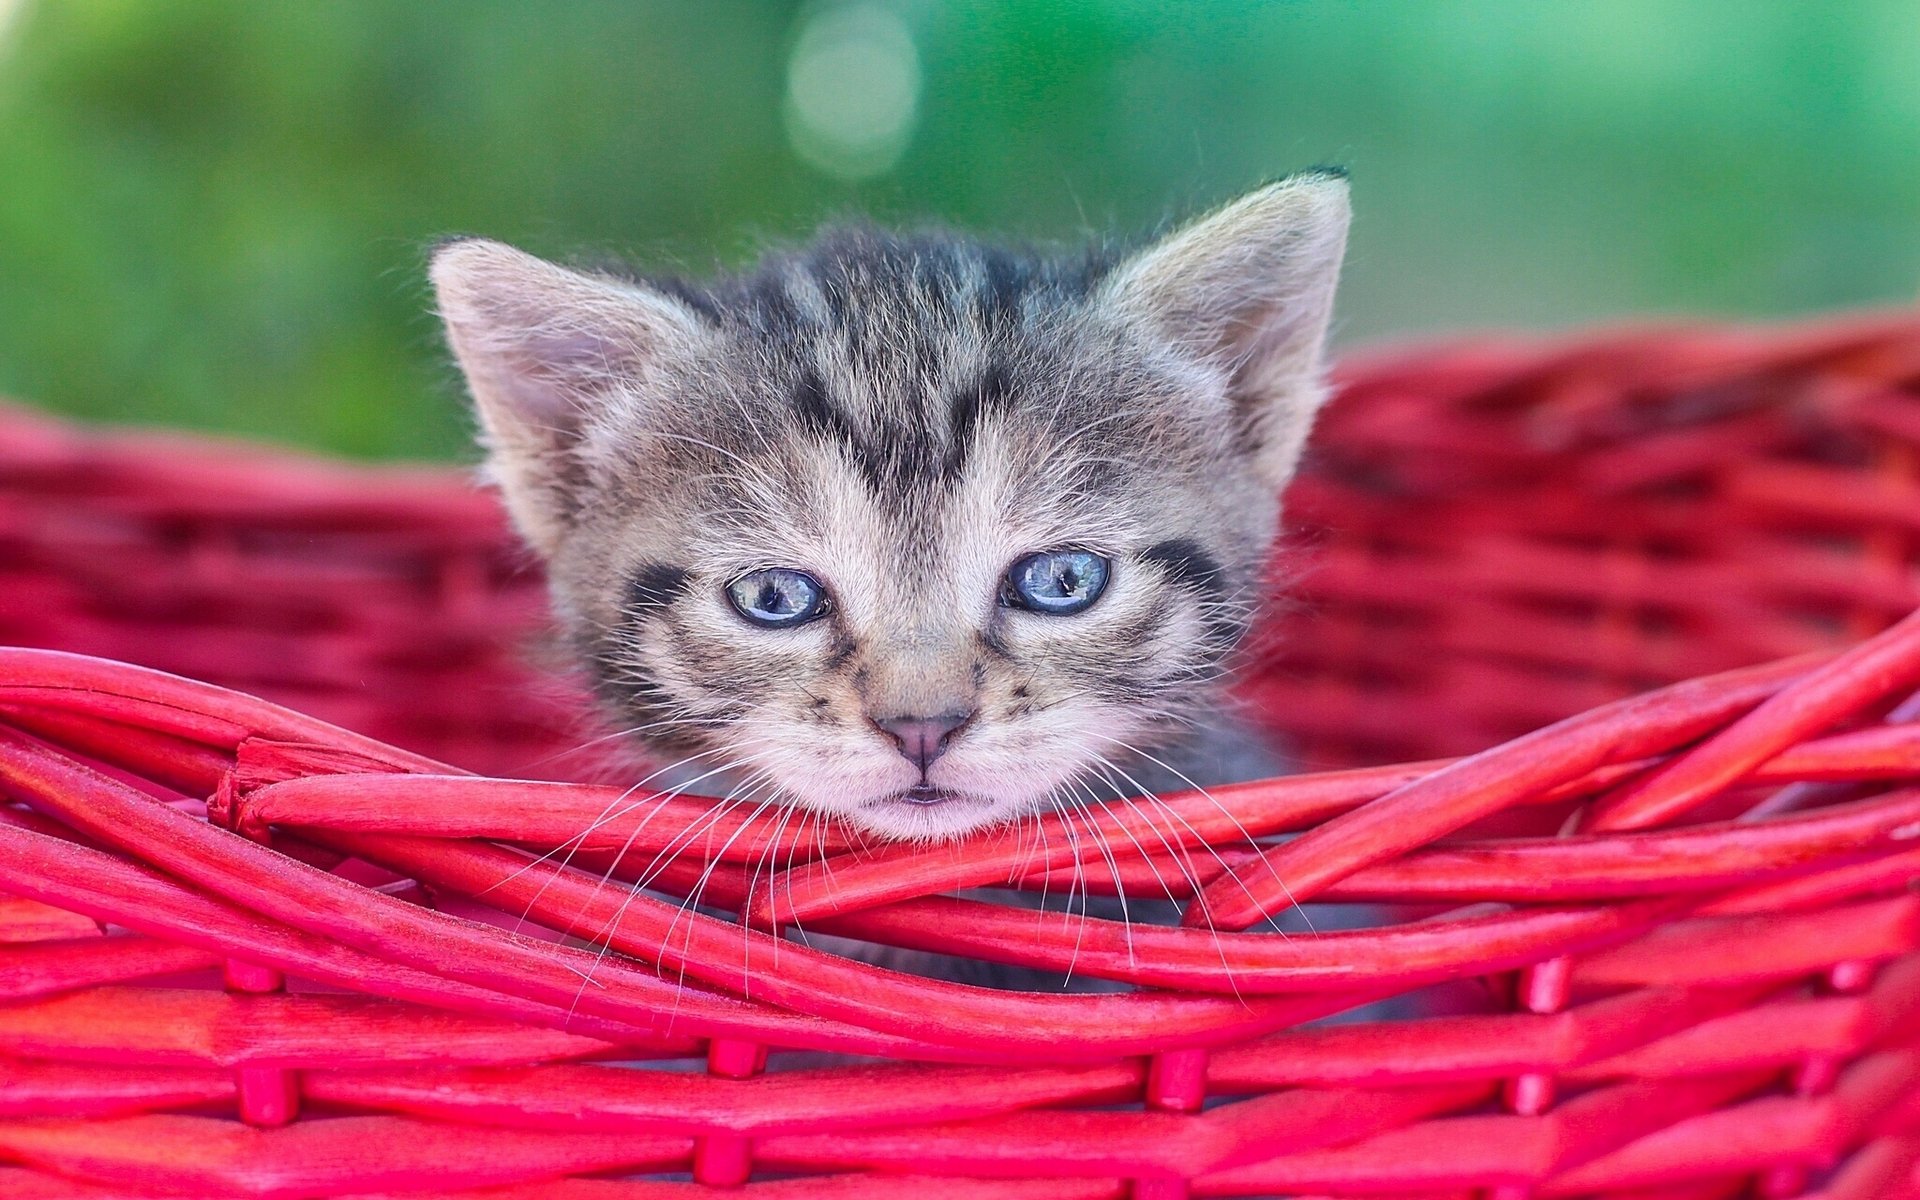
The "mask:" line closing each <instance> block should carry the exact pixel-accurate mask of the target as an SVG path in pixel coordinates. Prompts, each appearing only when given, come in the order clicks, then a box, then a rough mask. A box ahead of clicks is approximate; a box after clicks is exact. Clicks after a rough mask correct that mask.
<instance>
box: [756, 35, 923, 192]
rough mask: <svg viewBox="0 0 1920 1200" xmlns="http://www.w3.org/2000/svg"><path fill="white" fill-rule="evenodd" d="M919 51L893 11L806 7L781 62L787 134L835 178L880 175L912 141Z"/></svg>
mask: <svg viewBox="0 0 1920 1200" xmlns="http://www.w3.org/2000/svg"><path fill="white" fill-rule="evenodd" d="M919 111H920V55H919V52H918V51H917V50H916V49H915V47H914V43H913V33H912V31H911V30H910V29H908V28H907V23H906V22H905V21H904V20H902V19H901V17H900V14H899V13H897V12H895V11H893V10H892V9H890V8H887V7H886V6H884V5H881V4H873V3H859V2H855V3H836V4H827V5H821V6H818V7H814V8H811V9H808V10H805V11H804V12H803V13H802V16H801V18H800V31H799V34H798V36H797V37H795V38H794V42H793V54H792V57H791V58H790V59H789V60H788V64H787V101H786V124H787V138H788V140H789V141H790V142H791V144H792V146H793V150H794V153H795V154H798V155H799V156H800V157H801V158H802V159H804V160H805V161H806V162H807V163H809V164H811V165H812V166H814V167H816V168H818V169H819V170H821V171H824V172H826V173H827V174H829V175H833V176H835V177H837V178H840V179H847V180H859V179H870V178H872V177H874V176H876V175H881V174H884V173H885V172H886V171H888V170H889V169H891V168H892V167H893V166H894V164H895V163H897V162H899V161H900V156H901V154H902V153H904V152H905V151H906V148H907V145H908V144H909V143H910V142H911V141H912V140H913V130H914V125H915V123H916V121H917V120H918V117H919Z"/></svg>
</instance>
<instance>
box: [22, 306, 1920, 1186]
mask: <svg viewBox="0 0 1920 1200" xmlns="http://www.w3.org/2000/svg"><path fill="white" fill-rule="evenodd" d="M1342 381H1343V386H1344V395H1343V397H1342V398H1341V400H1340V401H1339V402H1338V403H1336V405H1335V406H1334V407H1333V408H1332V409H1331V410H1330V412H1329V414H1328V417H1327V419H1326V421H1325V423H1324V428H1323V430H1322V432H1321V434H1320V435H1319V439H1318V450H1317V451H1316V457H1315V459H1314V461H1313V463H1312V464H1311V465H1310V468H1309V470H1308V471H1307V473H1306V474H1305V475H1304V476H1303V477H1302V479H1301V480H1300V481H1299V483H1298V484H1297V486H1296V487H1295V488H1294V489H1293V491H1292V492H1291V493H1290V497H1289V507H1290V511H1291V523H1292V524H1293V525H1294V527H1296V528H1297V529H1299V530H1300V533H1299V534H1298V535H1297V536H1296V537H1294V539H1293V540H1292V541H1291V542H1290V543H1289V544H1288V546H1286V547H1284V548H1283V549H1282V552H1281V553H1280V555H1279V556H1278V557H1277V559H1276V562H1275V568H1274V574H1275V580H1276V591H1277V592H1284V595H1285V596H1286V597H1289V599H1285V600H1283V601H1281V603H1280V604H1279V605H1278V606H1277V607H1276V612H1275V616H1274V619H1273V620H1272V621H1271V622H1270V623H1269V626H1268V628H1267V629H1266V630H1265V632H1264V633H1263V636H1262V638H1261V642H1260V648H1259V652H1258V654H1257V656H1256V659H1255V661H1254V662H1253V664H1252V666H1251V668H1250V670H1249V671H1248V673H1247V678H1246V684H1245V686H1244V688H1243V695H1244V697H1245V698H1246V700H1247V702H1248V704H1249V706H1250V709H1251V711H1253V712H1254V713H1255V714H1256V715H1257V716H1258V717H1259V718H1260V719H1262V720H1263V721H1265V722H1267V723H1268V724H1269V725H1271V726H1272V727H1273V728H1274V729H1275V730H1276V732H1277V733H1279V734H1280V735H1281V736H1283V737H1284V738H1286V739H1287V740H1288V741H1289V743H1290V744H1291V745H1292V746H1293V747H1294V749H1295V754H1296V756H1297V758H1298V760H1299V761H1300V762H1301V763H1302V765H1303V768H1304V769H1303V770H1302V771H1301V772H1300V773H1298V774H1295V775H1291V776H1287V777H1284V778H1279V779H1272V780H1265V781H1261V782H1256V783H1249V784H1239V785H1233V786H1231V787H1226V788H1221V789H1216V790H1214V791H1213V792H1212V793H1211V794H1201V793H1198V792H1193V793H1185V794H1179V795H1170V796H1167V797H1163V798H1162V804H1161V805H1160V806H1147V807H1143V808H1140V809H1131V808H1129V809H1118V808H1116V809H1114V810H1111V811H1108V812H1104V813H1101V814H1099V815H1097V816H1095V817H1092V818H1089V819H1087V820H1086V821H1082V822H1079V823H1077V824H1068V823H1066V822H1065V821H1064V820H1051V821H1050V822H1048V823H1045V829H1044V834H1045V836H1044V837H1036V835H1035V832H1034V830H1033V829H1032V827H1031V826H1029V827H1028V829H1027V830H1026V831H1025V832H1024V836H1018V835H1013V834H1004V833H992V832H990V833H986V834H982V835H978V836H976V837H973V838H970V839H968V841H967V842H966V843H965V844H964V845H961V846H942V847H933V848H927V847H914V846H899V845H892V846H871V845H865V844H863V843H862V842H861V841H860V840H859V839H857V838H851V837H848V836H846V835H844V834H842V833H839V832H832V831H829V832H826V833H820V834H818V835H816V833H815V832H814V831H809V833H808V834H807V835H806V836H799V835H796V834H794V833H793V832H791V830H790V828H789V827H787V826H782V825H781V824H779V823H778V822H776V821H772V820H766V819H762V820H760V821H758V822H748V821H742V820H739V819H737V818H735V817H731V816H726V815H721V816H719V817H716V816H715V815H714V814H712V813H710V812H709V811H708V810H707V808H706V807H705V806H704V805H703V804H702V803H700V802H697V801H693V800H689V799H686V798H676V797H668V796H660V795H655V794H652V793H648V792H630V791H628V790H626V789H624V788H620V787H610V786H607V783H608V782H609V781H614V780H617V776H614V775H611V774H609V773H608V768H607V765H606V761H605V760H604V758H601V759H596V758H595V756H593V755H592V754H581V753H575V752H574V751H575V748H576V747H578V746H580V745H581V744H582V743H585V742H587V741H589V740H591V738H592V737H593V734H592V733H591V726H590V723H589V722H587V721H586V720H585V719H584V718H583V717H582V716H581V715H580V713H581V708H580V701H579V698H578V696H577V695H576V694H575V693H574V692H573V691H572V690H571V689H570V686H569V685H568V684H567V683H566V682H565V680H564V679H559V678H555V677H550V676H548V675H545V674H543V673H542V672H541V671H540V670H539V669H538V668H537V667H536V666H534V665H530V664H533V663H535V662H537V661H538V659H537V655H535V654H534V653H533V652H532V650H531V648H530V647H531V639H532V637H533V633H534V631H535V630H536V629H537V628H538V624H539V620H540V611H541V600H540V595H539V585H538V580H537V578H535V577H534V575H533V574H532V573H531V572H530V571H529V570H528V569H527V565H526V563H525V562H524V560H523V559H522V558H521V557H520V556H519V555H518V554H517V553H516V552H515V551H514V550H513V549H512V546H511V542H510V540H509V539H508V538H507V537H506V536H505V534H504V532H503V530H502V529H501V527H500V524H499V520H498V517H497V514H496V513H495V511H494V508H493V506H492V502H491V501H490V500H488V499H487V498H485V497H484V496H477V495H475V494H474V493H473V492H472V491H471V490H470V489H469V488H468V487H467V486H466V484H465V482H464V481H463V480H461V479H460V478H459V477H458V476H456V475H453V474H448V473H440V472H434V471H415V470H395V469H388V468H381V469H370V468H354V467H346V466H340V465H332V464H326V463H321V462H317V461H314V460H309V459H303V458H298V457H294V456H288V455H284V454H276V453H271V452H267V451H262V450H260V449H258V448H254V447H245V446H235V445H221V444H218V443H213V442H210V441H201V440H195V439H182V438H173V437H165V438H157V437H154V436H153V435H144V434H98V433H91V432H85V431H81V430H77V429H74V428H72V427H69V426H65V425H62V424H59V423H57V422H53V421H50V420H47V419H45V418H37V417H32V416H29V415H27V414H25V413H0V641H10V642H13V643H16V644H17V647H19V648H6V647H0V797H3V798H4V800H5V801H6V803H5V805H4V806H0V943H4V944H0V1196H7V1197H14V1196H20V1197H107V1196H114V1197H148V1196H156V1197H157V1196H182V1195H185V1196H209V1197H225V1196H275V1197H336V1196H361V1197H375V1196H408V1197H419V1198H425V1197H455V1196H460V1197H474V1198H478V1197H483V1196H484V1197H500V1198H514V1200H520V1198H534V1197H539V1198H543V1200H544V1198H553V1200H602V1198H605V1200H637V1198H647V1200H654V1198H669V1197H689V1198H691V1197H693V1196H697V1195H704V1194H718V1193H720V1192H722V1191H727V1190H733V1189H741V1188H744V1189H745V1192H746V1194H748V1195H759V1196H765V1197H768V1198H769V1200H775V1198H780V1197H787V1196H791V1197H795V1198H800V1197H809V1198H812V1197H838V1198H850V1197H887V1196H902V1195H906V1196H923V1197H924V1196H933V1197H944V1196H956V1197H987V1198H990V1200H991V1198H1006V1200H1014V1198H1019V1200H1027V1198H1033V1200H1039V1198H1041V1197H1047V1198H1052V1197H1089V1198H1091V1197H1109V1198H1121V1197H1133V1198H1136V1200H1178V1198H1181V1197H1189V1196H1194V1197H1198V1196H1292V1197H1298V1196H1317V1197H1335V1196H1381V1195H1389V1196H1398V1197H1405V1198H1417V1200H1438V1198H1441V1197H1457V1198H1461V1200H1465V1198H1467V1197H1474V1198H1476V1200H1479V1198H1485V1200H1530V1198H1535V1197H1539V1198H1546V1197H1568V1198H1580V1200H1598V1198H1608V1200H1626V1198H1627V1197H1635V1198H1639V1200H1652V1198H1654V1197H1659V1198H1661V1200H1683V1198H1686V1200H1709V1198H1714V1200H1727V1198H1731V1197H1737V1196H1763V1197H1794V1196H1800V1197H1822V1198H1825V1200H1843V1198H1844V1200H1900V1198H1902V1197H1905V1198H1909V1200H1911V1198H1914V1197H1920V892H1916V890H1915V883H1916V881H1920V700H1916V699H1915V697H1916V695H1920V615H1915V616H1909V615H1908V614H1909V613H1912V612H1913V611H1914V610H1915V609H1916V607H1920V570H1917V569H1916V568H1920V560H1917V559H1916V554H1915V538H1916V536H1917V535H1920V479H1917V478H1916V468H1917V467H1920V462H1916V458H1915V455H1916V449H1920V319H1916V318H1914V317H1912V316H1908V315H1893V316H1888V317H1874V318H1863V319H1854V320H1850V321H1847V322H1843V323H1839V324H1834V325H1826V326H1819V327H1810V328H1806V329H1787V330H1781V329H1771V330H1735V329H1719V328H1704V329H1678V328H1668V329H1654V330H1641V331H1628V332H1622V333H1609V334H1603V335H1598V336H1595V337H1593V338H1591V339H1587V340H1584V341H1581V342H1578V343H1568V344H1560V345H1547V346H1538V345H1526V344H1519V343H1513V344H1506V343H1502V344H1493V343H1487V344H1470V345H1469V344H1463V345H1454V346H1446V347H1439V348H1436V349H1431V350H1418V351H1412V352H1405V353H1402V354H1400V355H1397V356H1394V357H1391V358H1379V359H1375V360H1373V361H1371V362H1363V363H1360V364H1358V365H1354V366H1351V367H1349V368H1347V369H1346V370H1345V371H1344V372H1343V376H1342ZM29 646H32V647H40V648H31V649H30V648H24V647H29ZM113 659H122V660H128V661H124V662H122V661H112V660H113ZM135 662H138V663H142V664H145V665H132V664H133V663H135ZM168 671H171V672H174V673H171V674H169V673H167V672H168ZM260 697H264V698H260ZM350 730H352V731H353V732H350ZM475 772H478V773H477V774H476V773H475ZM516 777H518V778H516ZM596 780H598V781H597V782H596ZM1096 847H1097V848H1096ZM642 885H644V886H645V888H646V889H647V890H645V891H642V890H640V888H641V886H642ZM983 886H984V887H1018V888H1024V889H1028V890H1033V891H1040V890H1049V891H1058V890H1064V889H1067V888H1069V887H1085V888H1087V889H1089V890H1091V891H1094V892H1106V893H1108V894H1117V893H1124V894H1126V895H1128V896H1132V897H1141V896H1155V895H1158V896H1164V897H1166V898H1168V899H1171V900H1173V901H1175V902H1177V903H1178V904H1180V905H1181V906H1182V907H1183V909H1184V912H1185V920H1184V921H1183V922H1182V923H1181V924H1179V925H1135V926H1133V927H1131V928H1127V927H1125V926H1123V925H1122V924H1120V923H1119V922H1116V921H1111V920H1102V919H1095V918H1080V917H1072V916H1065V915H1062V914H1059V913H1049V914H1042V913H1036V912H1035V911H1033V910H1031V909H1029V908H1023V907H1014V906H1006V905H1001V904H999V903H997V902H994V901H992V900H989V899H982V898H978V897H974V896H962V895H955V894H954V893H955V892H957V891H960V890H962V889H967V888H975V887H983ZM695 893H698V894H699V895H700V896H701V897H702V900H703V902H704V904H705V905H707V906H708V907H707V908H705V909H704V910H702V911H693V910H692V909H690V908H689V907H688V906H687V905H686V904H685V903H684V900H685V898H686V897H688V896H690V895H693V894H695ZM1309 899H1310V900H1312V901H1313V902H1314V905H1315V908H1314V909H1313V910H1312V911H1313V912H1315V913H1317V914H1319V917H1320V919H1321V923H1322V931H1321V932H1318V933H1301V932H1294V933H1292V934H1286V933H1279V932H1272V931H1270V930H1269V926H1267V925H1266V923H1265V922H1266V919H1267V918H1269V917H1274V916H1279V915H1284V914H1285V912H1286V910H1288V909H1289V908H1290V907H1291V906H1292V905H1293V904H1294V903H1296V902H1298V901H1302V900H1309ZM1355 906H1359V907H1355ZM722 910H724V911H725V912H729V913H733V914H736V915H737V917H738V919H737V920H728V919H723V918H721V917H719V916H715V915H710V914H712V913H714V912H717V911H722ZM1354 914H1363V915H1364V917H1365V920H1363V921H1356V920H1355V919H1354ZM802 930H804V931H805V933H807V934H835V935H841V936H846V937H854V938H860V939H865V940H869V941H874V942H880V943H885V944H890V945H895V946H901V947H909V948H917V949H924V950H932V951H937V952H940V953H943V954H949V955H953V956H957V957H960V958H971V959H978V960H985V961H992V962H997V963H1002V964H1014V965H1022V966H1028V967H1033V968H1038V969H1041V970H1047V971H1066V972H1071V973H1072V974H1073V975H1074V976H1075V977H1077V978H1083V979H1085V978H1090V979H1103V980H1110V981H1116V982H1117V983H1119V984H1123V985H1126V987H1127V988H1128V989H1129V990H1126V991H1123V992H1118V993H1107V994H1089V993H1086V992H1071V993H1062V992H1031V993H1029V992H1017V991H994V990H988V989H982V988H977V987H971V986H966V985H961V984H956V983H946V982H938V981H931V980H926V979H920V978H916V977H911V976H905V975H901V974H898V973H896V972H893V971H889V970H886V969H883V968H879V967H874V966H869V965H866V964H863V963H859V962H854V961H850V960H847V959H843V958H841V957H838V956H837V955H835V954H832V953H830V952H828V951H826V950H824V949H819V948H815V947H814V946H811V945H808V944H805V942H804V941H803V940H801V935H800V933H799V932H798V931H802ZM1335 1016H1339V1017H1340V1019H1339V1020H1336V1021H1331V1022H1329V1021H1326V1020H1322V1018H1328V1017H1335Z"/></svg>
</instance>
